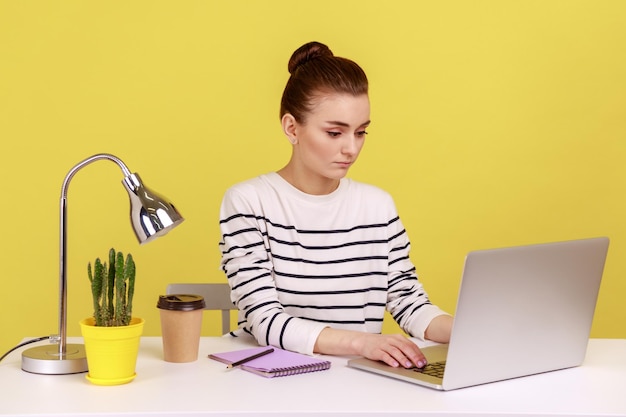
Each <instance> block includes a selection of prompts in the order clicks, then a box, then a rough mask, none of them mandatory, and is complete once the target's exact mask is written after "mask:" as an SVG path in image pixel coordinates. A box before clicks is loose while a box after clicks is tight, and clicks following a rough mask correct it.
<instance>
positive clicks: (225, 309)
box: [166, 283, 237, 334]
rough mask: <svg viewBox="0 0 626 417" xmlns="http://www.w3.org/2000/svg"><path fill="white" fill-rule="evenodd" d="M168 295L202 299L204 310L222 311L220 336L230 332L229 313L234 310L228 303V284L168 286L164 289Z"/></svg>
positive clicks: (229, 302) (232, 305) (233, 306)
mask: <svg viewBox="0 0 626 417" xmlns="http://www.w3.org/2000/svg"><path fill="white" fill-rule="evenodd" d="M166 293H167V294H168V295H169V294H196V295H201V296H202V297H204V302H205V303H206V307H205V308H204V309H205V310H221V311H222V334H226V333H228V332H230V311H231V310H236V309H237V308H236V307H235V305H234V304H233V303H232V301H230V286H229V285H228V284H218V283H201V284H169V285H168V286H167V289H166Z"/></svg>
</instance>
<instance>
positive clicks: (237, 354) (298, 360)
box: [209, 346, 330, 378]
mask: <svg viewBox="0 0 626 417" xmlns="http://www.w3.org/2000/svg"><path fill="white" fill-rule="evenodd" d="M268 348H271V346H262V347H255V348H250V349H241V350H233V351H230V352H220V353H212V354H210V355H209V358H211V359H214V360H216V361H219V362H222V363H225V364H227V365H229V364H232V363H235V362H237V361H240V360H242V359H245V358H248V357H250V356H252V355H255V354H257V353H259V352H263V351H265V350H267V349H268ZM239 367H240V368H241V369H243V370H246V371H248V372H252V373H255V374H257V375H261V376H264V377H266V378H275V377H279V376H288V375H295V374H302V373H307V372H315V371H323V370H325V369H329V368H330V361H327V360H323V359H318V358H314V357H312V356H308V355H303V354H301V353H295V352H291V351H288V350H283V349H279V348H277V347H275V348H274V351H273V352H272V353H269V354H267V355H263V356H261V357H259V358H256V359H252V360H251V361H249V362H246V363H244V364H241V365H239Z"/></svg>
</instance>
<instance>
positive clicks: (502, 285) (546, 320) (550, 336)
mask: <svg viewBox="0 0 626 417" xmlns="http://www.w3.org/2000/svg"><path fill="white" fill-rule="evenodd" d="M608 247H609V239H608V238H606V237H600V238H592V239H581V240H572V241H566V242H555V243H543V244H537V245H527V246H517V247H511V248H500V249H489V250H479V251H473V252H470V253H469V254H468V255H467V257H466V259H465V266H464V270H463V277H462V280H461V287H460V291H459V298H458V301H457V308H456V314H455V319H454V324H453V328H452V334H451V337H450V343H449V344H438V345H434V346H428V347H425V348H422V349H421V350H422V352H423V353H424V355H425V356H426V359H427V360H428V362H429V365H428V366H426V367H425V368H424V369H422V370H420V369H417V368H414V369H405V368H393V367H391V366H388V365H386V364H384V363H383V362H378V361H373V360H369V359H365V358H357V359H351V360H349V361H348V366H350V367H352V368H357V369H361V370H365V371H370V372H374V373H378V374H381V375H385V376H387V377H391V378H396V379H400V380H403V381H407V382H411V383H415V384H420V385H424V386H427V387H430V388H435V389H438V390H453V389H458V388H464V387H469V386H474V385H479V384H486V383H491V382H495V381H502V380H506V379H511V378H517V377H522V376H527V375H533V374H539V373H543V372H548V371H554V370H558V369H565V368H570V367H574V366H579V365H580V364H581V363H582V362H583V360H584V358H585V353H586V350H587V342H588V339H589V333H590V331H591V322H592V320H593V315H594V311H595V306H596V300H597V297H598V292H599V289H600V281H601V278H602V273H603V270H604V263H605V259H606V255H607V252H608ZM439 367H443V372H442V373H441V372H439V371H438V370H437V368H439ZM437 372H439V374H438V375H435V374H436V373H437Z"/></svg>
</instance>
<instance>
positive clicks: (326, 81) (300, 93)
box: [280, 42, 368, 123]
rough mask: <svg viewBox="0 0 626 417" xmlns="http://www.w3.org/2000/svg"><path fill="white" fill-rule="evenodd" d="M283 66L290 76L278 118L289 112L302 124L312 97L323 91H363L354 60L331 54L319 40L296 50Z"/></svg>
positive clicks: (364, 79) (363, 81)
mask: <svg viewBox="0 0 626 417" xmlns="http://www.w3.org/2000/svg"><path fill="white" fill-rule="evenodd" d="M287 68H288V70H289V73H290V74H291V76H290V77H289V80H288V81H287V85H286V86H285V90H284V91H283V97H282V99H281V102H280V117H281V118H282V117H283V116H284V115H285V113H290V114H291V115H292V116H293V117H294V118H295V119H296V120H297V121H298V122H300V123H304V122H305V119H306V117H305V116H306V114H307V113H308V112H310V111H311V106H312V104H313V101H314V99H315V98H316V97H319V96H320V95H323V94H329V93H345V94H351V95H353V96H358V95H361V94H367V89H368V82H367V76H366V75H365V72H364V71H363V69H362V68H361V67H360V66H359V65H358V64H356V63H355V62H354V61H351V60H349V59H347V58H341V57H336V56H334V55H333V53H332V51H331V50H330V49H329V48H328V46H326V45H324V44H322V43H319V42H309V43H307V44H304V45H302V46H301V47H299V48H298V49H296V51H295V52H294V53H293V55H291V58H290V59H289V64H288V66H287Z"/></svg>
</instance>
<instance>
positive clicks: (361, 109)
mask: <svg viewBox="0 0 626 417" xmlns="http://www.w3.org/2000/svg"><path fill="white" fill-rule="evenodd" d="M369 115H370V103H369V97H368V95H367V94H360V95H358V96H354V95H351V94H340V93H330V94H320V95H317V96H316V97H315V98H314V99H313V100H312V102H311V111H310V112H309V114H308V119H309V120H314V119H315V120H317V121H341V122H344V123H348V124H358V125H361V124H363V123H365V122H367V121H369Z"/></svg>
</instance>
